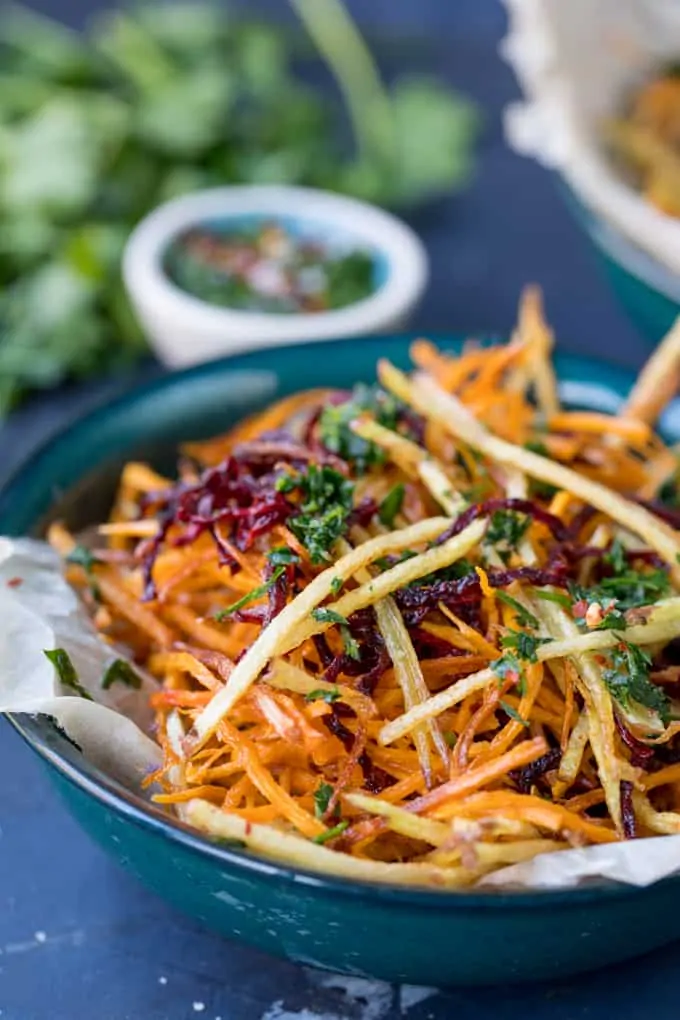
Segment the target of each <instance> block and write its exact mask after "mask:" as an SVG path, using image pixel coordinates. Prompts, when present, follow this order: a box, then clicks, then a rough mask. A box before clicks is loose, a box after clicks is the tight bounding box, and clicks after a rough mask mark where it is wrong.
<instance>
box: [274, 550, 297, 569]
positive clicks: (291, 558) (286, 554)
mask: <svg viewBox="0 0 680 1020" xmlns="http://www.w3.org/2000/svg"><path fill="white" fill-rule="evenodd" d="M267 559H268V560H269V562H270V563H271V565H272V566H273V567H285V566H288V565H289V564H290V563H299V562H300V557H299V556H298V554H297V553H294V552H293V550H292V549H289V548H288V546H287V545H278V546H276V548H274V549H270V550H269V552H268V554H267Z"/></svg>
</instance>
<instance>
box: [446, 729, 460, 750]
mask: <svg viewBox="0 0 680 1020" xmlns="http://www.w3.org/2000/svg"><path fill="white" fill-rule="evenodd" d="M444 742H445V744H446V746H447V747H450V748H454V747H455V746H456V744H457V743H458V734H457V733H454V732H453V730H446V732H445V733H444Z"/></svg>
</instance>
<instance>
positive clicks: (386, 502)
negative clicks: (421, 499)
mask: <svg viewBox="0 0 680 1020" xmlns="http://www.w3.org/2000/svg"><path fill="white" fill-rule="evenodd" d="M405 495H406V487H405V485H404V483H403V482H398V483H397V484H396V485H395V486H394V488H393V489H390V491H389V492H388V493H387V495H386V496H385V498H384V499H383V501H382V502H381V504H380V506H379V507H378V517H379V518H380V520H381V521H382V523H383V524H384V525H385V527H386V528H391V527H392V525H393V524H394V518H395V517H396V516H397V514H398V513H399V512H400V511H401V507H402V504H403V502H404V496H405Z"/></svg>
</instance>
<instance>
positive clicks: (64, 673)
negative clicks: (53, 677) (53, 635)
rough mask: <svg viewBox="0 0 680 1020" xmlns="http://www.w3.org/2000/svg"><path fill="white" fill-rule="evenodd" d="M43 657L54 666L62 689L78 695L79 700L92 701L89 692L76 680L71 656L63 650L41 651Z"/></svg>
mask: <svg viewBox="0 0 680 1020" xmlns="http://www.w3.org/2000/svg"><path fill="white" fill-rule="evenodd" d="M43 655H45V656H46V657H47V658H48V659H49V660H50V662H51V663H52V665H53V666H54V668H55V670H56V672H57V676H58V677H59V680H60V682H61V683H62V684H63V686H64V687H69V688H70V689H71V690H72V691H75V692H76V694H79V695H80V697H81V698H85V700H86V701H94V698H93V697H92V695H91V694H90V692H89V691H87V690H86V689H85V688H84V687H83V685H82V684H81V682H80V680H79V679H78V673H77V671H76V667H75V666H74V665H73V662H72V661H71V656H70V655H69V654H68V652H67V651H66V650H65V649H64V648H53V649H43Z"/></svg>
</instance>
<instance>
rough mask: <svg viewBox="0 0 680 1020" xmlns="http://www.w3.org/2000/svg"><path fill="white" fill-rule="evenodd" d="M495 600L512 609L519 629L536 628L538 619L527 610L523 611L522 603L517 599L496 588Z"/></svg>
mask: <svg viewBox="0 0 680 1020" xmlns="http://www.w3.org/2000/svg"><path fill="white" fill-rule="evenodd" d="M496 598H497V599H500V601H501V602H504V603H505V604H506V606H510V608H511V609H514V611H515V615H516V616H517V622H518V624H519V625H520V627H538V619H537V618H536V617H535V616H534V614H533V613H530V612H529V610H528V609H525V607H524V606H523V605H522V603H521V602H518V601H517V599H514V598H513V597H512V595H508V593H507V592H506V591H502V590H501V589H500V588H498V589H497V590H496Z"/></svg>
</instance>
